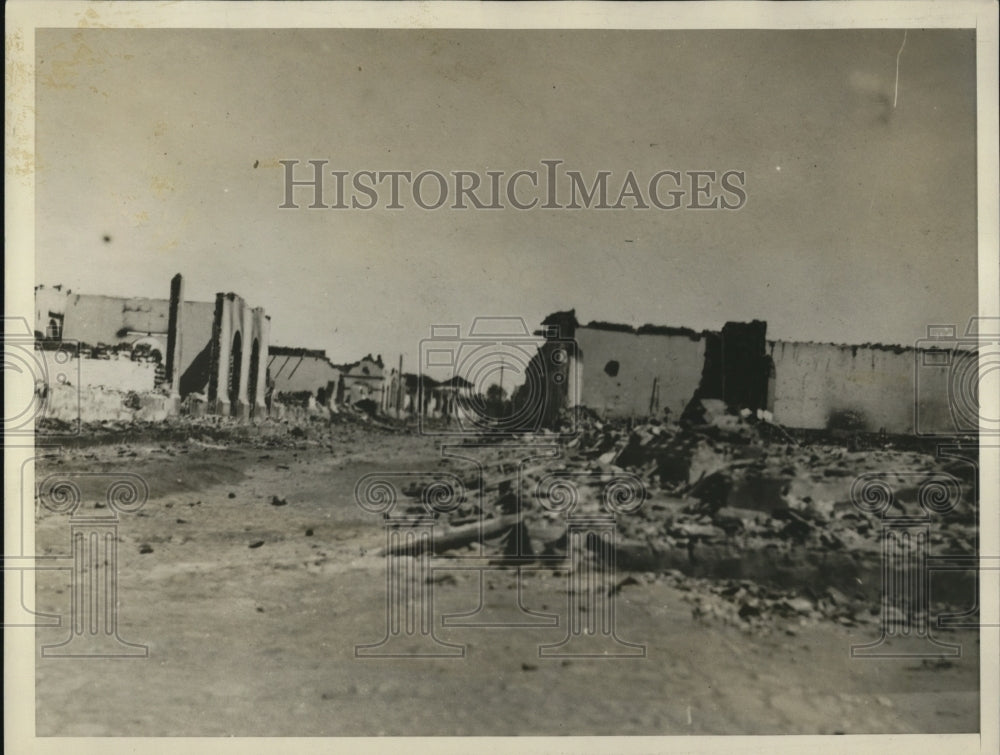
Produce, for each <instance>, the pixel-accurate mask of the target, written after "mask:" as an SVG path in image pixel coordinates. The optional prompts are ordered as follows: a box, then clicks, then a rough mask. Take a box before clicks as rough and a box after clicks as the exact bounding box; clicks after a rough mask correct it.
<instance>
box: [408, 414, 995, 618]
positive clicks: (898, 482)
mask: <svg viewBox="0 0 1000 755" xmlns="http://www.w3.org/2000/svg"><path fill="white" fill-rule="evenodd" d="M693 404H696V405H695V406H693V407H692V409H691V411H687V412H685V416H684V418H683V420H682V422H678V423H666V422H661V421H656V420H654V421H648V422H643V423H640V424H634V423H613V422H605V421H603V420H602V419H600V418H599V417H598V416H596V415H595V414H593V413H590V412H586V411H581V412H579V413H578V415H577V417H576V420H575V421H576V430H577V431H578V432H577V434H576V436H575V437H574V438H573V439H572V440H570V441H569V442H568V443H566V444H564V452H563V454H562V455H561V456H560V457H558V458H555V459H544V458H536V459H531V460H529V461H527V462H524V463H523V464H521V463H520V457H519V453H521V452H520V451H518V450H517V449H511V450H509V451H505V450H504V448H503V446H502V444H497V448H496V452H495V458H494V459H493V460H492V461H491V462H489V463H486V464H484V465H483V470H484V471H483V474H484V481H483V482H484V496H483V500H484V501H485V503H484V505H483V510H480V507H479V504H478V500H479V499H478V496H477V495H476V492H477V490H478V484H479V483H478V476H477V475H473V474H469V468H468V466H467V465H466V466H463V465H461V464H460V463H457V462H456V461H455V460H450V459H444V460H442V462H441V467H442V469H443V470H446V471H449V472H451V473H455V474H459V475H464V478H463V485H464V487H465V491H466V496H465V499H464V500H462V501H460V502H459V503H458V504H457V505H456V506H455V507H454V508H453V509H451V510H449V511H447V512H445V513H442V514H441V515H440V516H439V518H440V519H441V520H442V524H445V525H446V526H445V528H444V530H443V534H444V533H446V532H447V528H448V527H453V528H460V527H465V528H468V529H467V532H468V538H465V539H463V538H458V539H456V538H454V537H448V536H446V538H445V541H446V542H447V543H448V547H449V548H450V549H455V548H459V549H461V548H463V547H465V546H466V545H468V546H469V547H472V546H471V542H472V540H473V538H475V537H476V536H478V534H479V531H478V530H477V529H476V528H475V527H474V526H471V525H474V523H475V522H477V521H480V519H481V520H482V521H483V522H484V523H485V524H484V529H483V533H484V534H485V535H486V543H485V544H486V548H487V551H488V553H492V554H493V555H496V556H498V557H499V556H502V555H509V554H510V547H511V542H512V541H514V540H517V541H518V542H519V543H520V547H521V550H520V552H519V555H521V556H523V557H531V556H532V555H546V556H553V555H555V556H560V555H566V549H567V537H566V524H567V509H565V508H561V504H563V503H565V502H566V501H564V500H562V499H559V500H557V498H559V496H563V495H565V494H566V493H567V491H566V490H562V491H557V490H556V489H555V488H550V489H546V487H545V483H547V482H551V481H552V480H553V478H554V477H564V478H565V479H567V480H568V481H571V487H572V493H571V497H572V516H574V517H579V516H586V515H599V514H606V513H607V511H606V509H605V508H604V502H603V500H602V491H603V490H604V486H605V485H607V484H608V483H609V482H611V481H613V480H615V479H616V478H618V477H622V476H623V475H624V476H627V477H629V478H632V479H635V478H638V480H640V481H641V484H642V488H643V496H644V498H645V500H644V501H643V504H642V505H641V506H639V507H638V508H636V509H635V510H634V511H631V512H629V513H623V514H618V515H617V516H616V527H617V530H616V538H617V540H616V546H617V547H616V558H617V566H618V569H619V570H621V571H626V572H632V573H637V572H647V571H649V572H656V573H661V574H673V575H675V576H674V577H671V579H680V578H681V575H683V579H684V580H687V581H685V582H683V584H684V585H686V586H687V589H688V590H689V591H690V592H691V594H692V595H696V596H698V597H697V600H696V601H695V602H696V603H697V606H696V613H697V612H701V614H703V615H704V616H718V617H728V618H726V620H727V621H729V620H731V621H733V622H734V623H738V624H741V625H743V624H746V625H753V624H754V623H755V621H756V620H757V618H758V617H762V616H776V615H777V616H784V617H786V618H788V617H798V618H802V617H806V618H810V617H812V618H815V617H824V618H828V619H833V620H836V621H840V622H842V623H850V622H859V621H863V620H867V618H866V617H867V614H866V613H865V611H868V609H869V608H870V607H871V606H872V605H875V604H877V596H878V593H879V590H880V589H881V573H880V564H881V547H882V546H881V532H882V526H883V522H882V521H881V518H880V514H879V513H877V512H874V511H868V510H863V509H862V508H860V507H858V506H857V505H855V503H854V502H853V500H852V490H851V488H852V485H853V484H854V483H855V481H856V480H857V479H858V478H859V477H861V476H863V475H866V474H872V475H878V476H880V477H881V478H884V479H885V481H886V482H887V484H888V485H889V487H891V489H892V491H893V495H894V500H893V504H892V505H893V507H894V510H893V512H892V514H893V515H904V514H906V515H911V516H912V515H918V514H921V513H923V509H921V507H920V504H919V503H918V501H917V496H918V492H917V491H918V486H919V484H920V483H921V481H923V480H926V479H928V477H929V476H930V475H934V474H937V473H941V472H946V473H948V474H952V475H955V476H957V477H959V478H960V479H961V481H962V486H961V501H960V503H959V506H958V508H957V509H955V510H954V511H952V512H950V513H949V514H948V516H946V517H939V518H938V519H937V520H936V521H935V522H934V526H932V527H931V531H930V540H929V547H930V548H931V550H932V551H933V552H934V553H937V554H962V555H970V554H974V553H975V542H976V507H975V502H974V500H973V498H974V496H973V494H972V492H971V491H973V490H974V485H972V478H973V475H974V474H975V473H974V465H973V464H971V463H968V462H962V461H952V460H947V459H941V458H937V457H935V456H934V455H932V454H929V453H921V452H918V451H910V450H897V449H894V448H892V447H891V446H890V445H889V444H885V447H884V448H879V449H874V450H870V451H864V452H861V451H852V450H850V448H851V446H850V444H849V443H843V442H830V441H829V439H828V442H826V443H818V442H816V443H810V444H803V443H799V442H798V441H796V440H795V439H793V438H792V437H791V436H790V435H789V434H788V433H787V432H785V431H784V430H783V429H782V428H780V427H778V426H776V425H774V424H773V423H772V422H770V421H768V420H769V418H768V417H767V415H766V414H764V413H760V414H759V415H752V414H750V413H749V412H743V413H742V414H733V413H730V412H727V411H726V409H725V407H724V406H722V405H721V402H715V401H710V400H703V401H700V402H693ZM563 429H565V428H563ZM551 439H552V437H551V435H539V436H538V437H536V438H535V439H534V440H536V441H539V442H545V441H551ZM834 440H836V439H834ZM518 484H520V488H519V490H520V495H519V496H518V494H517V491H518V488H517V486H518ZM426 490H427V484H415V485H413V486H411V488H410V489H408V490H407V491H406V492H407V493H408V494H409V495H410V496H412V498H413V499H419V498H421V497H422V496H423V495H424V494H425V492H426ZM545 495H549V496H550V497H551V500H549V501H545V500H539V497H540V496H542V497H544V496H545ZM412 503H413V506H414V508H413V510H414V511H416V509H417V508H419V506H420V504H419V501H418V500H413V502H412ZM553 504H556V505H553ZM512 514H517V515H518V516H517V519H515V520H514V522H515V524H510V521H511V520H510V519H509V517H510V516H511V515H512ZM515 526H516V527H518V528H519V530H520V531H519V532H518V533H517V536H516V537H515V536H514V535H513V534H512V532H513V528H514V527H515ZM699 579H700V580H702V581H700V582H698V581H696V582H691V581H690V580H699ZM790 587H799V588H802V587H805V588H806V589H808V590H809V591H810V592H811V594H810V597H808V598H806V597H802V596H799V595H797V594H796V593H795V592H790V591H789V590H788V589H787V588H790Z"/></svg>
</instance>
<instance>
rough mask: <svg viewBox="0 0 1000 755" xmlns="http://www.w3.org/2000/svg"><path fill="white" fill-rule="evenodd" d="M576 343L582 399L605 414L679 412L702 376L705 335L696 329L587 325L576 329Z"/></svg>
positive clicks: (645, 414) (626, 414) (615, 415)
mask: <svg viewBox="0 0 1000 755" xmlns="http://www.w3.org/2000/svg"><path fill="white" fill-rule="evenodd" d="M640 330H641V329H640ZM576 344H577V354H578V359H579V369H578V374H579V375H580V384H579V387H578V392H579V402H580V404H581V405H583V406H586V407H588V408H590V409H593V410H595V411H597V412H599V413H601V414H603V415H604V416H608V417H627V416H632V415H635V416H641V417H645V416H649V415H650V414H651V413H652V414H655V415H657V416H660V415H662V414H664V413H665V412H666V410H669V411H670V416H672V417H679V416H680V414H681V412H682V411H683V410H684V407H685V406H686V405H687V403H688V402H689V401H690V400H691V397H692V396H693V395H694V392H695V390H696V389H697V388H698V385H699V383H700V382H701V373H702V366H703V364H704V361H705V339H704V338H703V337H702V335H701V334H698V333H693V332H692V333H684V332H678V333H677V334H659V333H642V332H636V331H632V330H631V329H629V330H628V331H625V330H609V329H603V328H593V327H589V326H588V327H581V328H578V329H577V331H576ZM651 408H652V410H653V411H652V412H651V411H650V409H651Z"/></svg>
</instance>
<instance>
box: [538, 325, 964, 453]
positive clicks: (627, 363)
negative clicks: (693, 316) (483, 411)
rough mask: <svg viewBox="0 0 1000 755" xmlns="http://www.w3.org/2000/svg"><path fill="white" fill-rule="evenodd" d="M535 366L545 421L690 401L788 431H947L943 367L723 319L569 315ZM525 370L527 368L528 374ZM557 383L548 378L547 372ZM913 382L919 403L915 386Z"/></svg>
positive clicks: (899, 353) (678, 406) (895, 351)
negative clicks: (710, 324) (566, 354)
mask: <svg viewBox="0 0 1000 755" xmlns="http://www.w3.org/2000/svg"><path fill="white" fill-rule="evenodd" d="M542 325H543V329H545V328H549V329H553V332H549V331H547V330H543V331H539V333H538V334H539V335H544V336H545V337H546V339H547V340H546V342H545V343H544V344H543V345H542V346H541V348H540V349H539V354H538V355H537V358H536V360H533V364H535V369H536V370H537V371H538V372H539V374H545V375H547V376H548V377H547V380H548V382H547V385H546V397H547V399H548V400H550V401H552V403H553V404H554V405H555V407H554V408H553V407H547V409H546V414H547V417H548V418H549V419H550V420H551V419H552V418H555V417H557V416H558V412H559V411H562V410H565V409H566V408H568V407H572V406H582V407H586V408H588V409H592V410H594V411H596V412H597V413H599V414H601V415H603V416H607V417H622V418H629V417H649V416H667V417H673V418H679V417H681V416H683V413H684V410H685V408H686V407H687V406H688V405H689V404H690V403H691V402H692V400H693V399H718V400H721V401H724V402H725V404H726V405H728V406H729V407H731V408H735V409H749V410H751V411H756V410H764V411H769V412H771V413H772V415H773V419H774V421H776V422H778V423H779V424H782V425H786V426H788V427H795V428H803V429H826V428H829V427H831V424H837V423H838V422H842V420H843V418H844V417H846V416H850V417H851V418H852V419H851V421H852V423H854V425H857V424H858V423H859V422H861V423H862V424H864V425H865V426H866V428H867V429H868V430H870V431H878V430H885V431H886V432H889V433H899V434H912V433H914V432H915V431H916V430H915V416H916V414H917V413H919V414H920V417H921V421H922V425H923V427H922V429H923V430H927V429H928V428H930V429H939V430H940V431H942V432H947V431H948V430H949V429H951V428H953V427H954V420H953V419H952V416H951V411H950V408H949V395H950V394H949V385H948V380H949V377H948V373H947V371H946V370H938V371H932V370H924V371H921V369H920V364H921V361H920V357H921V354H922V353H923V352H924V351H925V350H922V349H916V348H913V347H904V346H882V345H874V346H873V345H863V346H850V345H838V344H829V343H800V342H791V341H768V340H767V323H766V322H763V321H760V320H754V321H752V322H745V323H744V322H727V323H726V324H725V325H724V326H723V327H722V329H721V330H720V331H709V330H706V331H701V332H697V331H694V330H691V329H689V328H676V327H664V326H654V325H644V326H642V327H640V328H633V327H632V326H629V325H621V324H615V323H605V322H591V323H589V324H587V325H580V324H579V323H578V322H577V320H576V314H575V310H569V311H565V312H556V313H554V314H552V315H549V316H548V317H547V318H545V320H543V321H542ZM566 338H570V339H573V341H574V342H575V350H572V349H571V352H572V354H571V359H570V360H569V361H570V363H569V364H567V365H566V366H565V367H564V368H563V369H562V370H553V369H552V368H551V366H550V365H548V363H547V362H548V361H549V360H548V356H547V355H548V354H549V352H550V351H551V350H552V349H554V348H557V346H558V345H559V344H560V343H561V341H562V340H563V339H566ZM529 372H530V370H529ZM556 374H558V375H559V377H558V378H557V379H554V380H553V375H556ZM918 379H919V380H920V386H919V387H920V392H919V401H917V395H918V394H917V387H918V385H917V381H918Z"/></svg>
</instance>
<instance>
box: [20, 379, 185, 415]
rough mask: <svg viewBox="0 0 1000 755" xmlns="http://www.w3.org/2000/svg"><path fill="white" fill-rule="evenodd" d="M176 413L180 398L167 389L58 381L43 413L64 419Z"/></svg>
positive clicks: (52, 389)
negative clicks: (164, 392) (135, 389)
mask: <svg viewBox="0 0 1000 755" xmlns="http://www.w3.org/2000/svg"><path fill="white" fill-rule="evenodd" d="M176 413H177V405H176V402H175V401H174V400H173V399H172V398H171V397H170V396H167V395H165V394H163V393H158V392H151V391H146V392H139V391H132V390H119V389H115V388H108V387H105V386H101V385H84V386H77V385H68V384H64V383H57V384H55V385H53V386H51V387H50V389H49V391H48V392H47V395H46V397H45V402H44V405H43V408H42V410H41V412H40V414H39V416H40V417H43V418H45V419H54V420H60V421H62V422H76V421H81V422H114V421H122V422H134V421H137V420H138V421H148V422H161V421H163V420H165V419H166V418H167V417H169V416H171V415H173V414H176Z"/></svg>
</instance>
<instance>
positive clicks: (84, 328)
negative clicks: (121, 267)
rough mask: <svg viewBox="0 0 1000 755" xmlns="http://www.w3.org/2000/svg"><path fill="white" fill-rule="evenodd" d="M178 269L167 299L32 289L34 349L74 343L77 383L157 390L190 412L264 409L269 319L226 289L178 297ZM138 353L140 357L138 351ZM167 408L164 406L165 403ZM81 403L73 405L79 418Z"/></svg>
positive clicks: (236, 412) (244, 414)
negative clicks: (202, 297)
mask: <svg viewBox="0 0 1000 755" xmlns="http://www.w3.org/2000/svg"><path fill="white" fill-rule="evenodd" d="M183 289H184V281H183V278H182V277H181V276H180V275H176V276H174V278H173V280H172V281H171V283H170V297H169V298H168V299H148V298H135V297H133V298H127V297H114V296H99V295H87V294H74V293H72V292H71V291H69V290H66V291H63V289H62V287H60V286H56V287H52V288H45V287H42V286H39V287H37V288H36V289H35V337H36V339H37V341H38V343H39V347H40V348H43V349H44V348H47V347H48V346H51V345H52V344H54V343H57V342H60V341H72V342H74V343H75V344H76V345H77V346H78V350H77V351H78V356H77V360H78V362H79V363H78V364H77V365H74V367H75V369H73V370H71V371H70V372H71V374H75V375H79V381H80V386H76V388H80V387H101V388H103V389H106V390H109V391H132V392H136V393H143V392H151V391H153V390H154V389H157V388H159V389H161V391H162V392H163V393H165V394H168V395H169V397H170V398H171V399H172V400H173V405H172V406H171V407H169V408H166V409H165V411H174V412H176V411H177V410H178V408H179V406H180V404H181V402H182V400H185V399H186V401H184V405H185V406H186V407H187V408H188V410H189V411H192V412H195V413H200V412H209V413H213V414H223V415H232V416H237V417H242V418H248V417H251V416H258V415H260V414H261V413H262V412H263V411H264V410H265V402H264V399H265V387H266V369H267V355H268V338H269V333H270V318H268V317H267V315H266V314H265V313H264V310H263V308H261V307H250V306H249V305H248V304H247V303H246V302H245V301H244V300H243V299H242V298H241V297H239V296H237V295H236V294H233V293H227V294H223V293H219V294H216V297H215V301H214V302H193V301H185V299H184V290H183ZM137 355H141V358H137ZM164 406H165V407H166V406H167V405H166V404H164ZM86 408H87V407H80V409H81V411H83V416H84V417H86V416H87V414H86V411H85V410H86Z"/></svg>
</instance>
